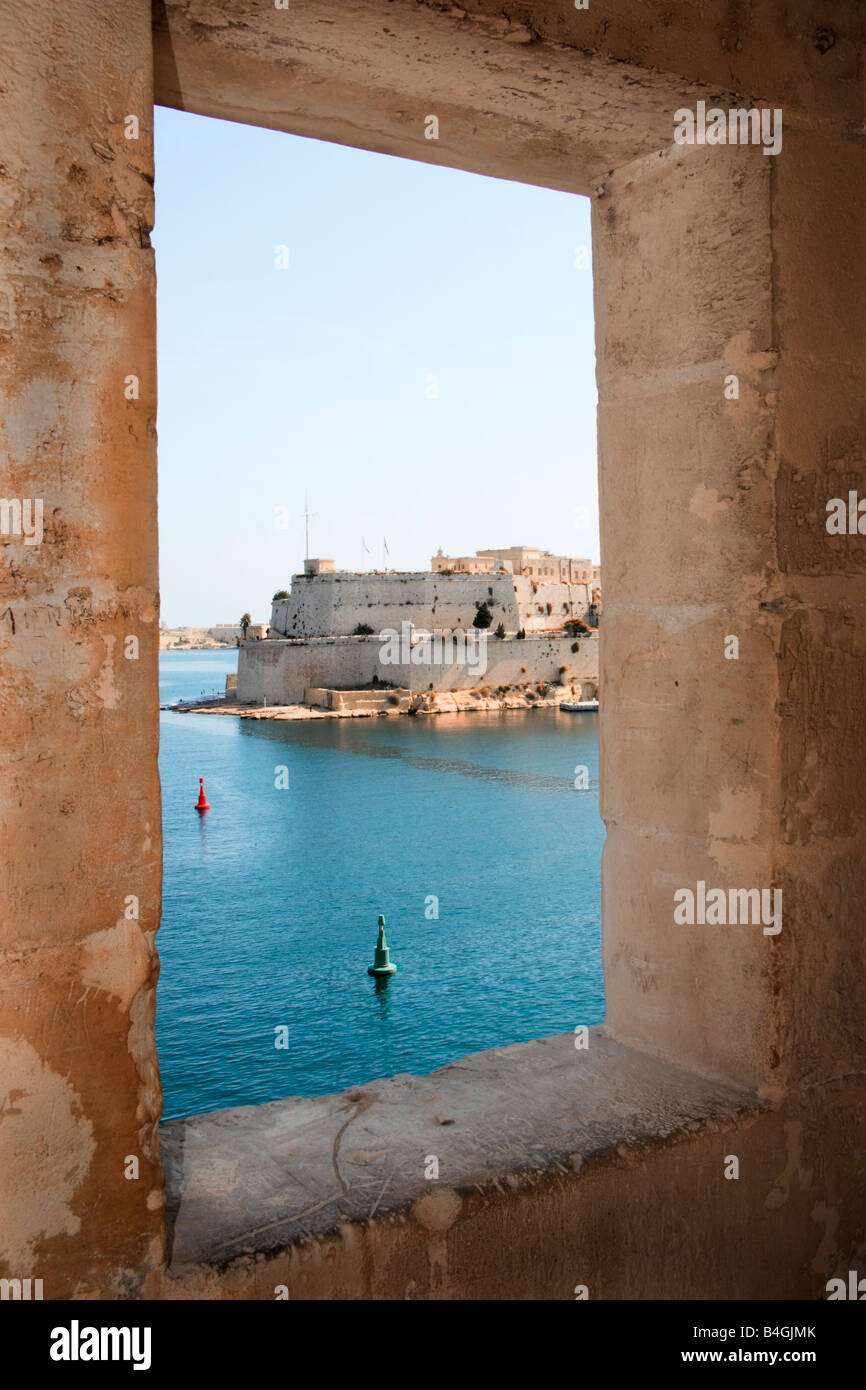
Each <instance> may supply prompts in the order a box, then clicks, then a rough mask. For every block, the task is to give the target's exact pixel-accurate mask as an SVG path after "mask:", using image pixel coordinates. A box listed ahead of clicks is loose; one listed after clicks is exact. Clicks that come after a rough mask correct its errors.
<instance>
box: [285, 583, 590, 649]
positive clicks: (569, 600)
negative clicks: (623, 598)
mask: <svg viewBox="0 0 866 1390" xmlns="http://www.w3.org/2000/svg"><path fill="white" fill-rule="evenodd" d="M591 598H592V594H591V587H590V586H589V585H587V584H558V583H557V584H541V583H536V584H533V582H532V581H531V580H530V579H527V578H525V577H520V576H518V577H514V576H512V575H510V574H451V575H448V574H433V573H428V572H426V571H419V572H418V573H404V574H352V573H348V572H341V571H337V572H335V573H333V574H319V575H301V574H296V575H295V576H294V579H293V581H292V592H291V596H290V597H289V598H287V599H274V602H273V608H272V614H271V628H272V630H273V631H274V632H279V633H282V634H283V635H284V636H286V637H345V636H349V635H350V634H351V633H353V632H354V631H355V628H356V627H358V626H359V625H361V624H366V625H367V626H369V627H372V628H373V629H374V630H375V631H376V632H377V633H378V632H380V631H381V630H382V629H383V628H387V627H396V628H398V629H399V627H400V624H401V623H402V622H411V623H414V624H415V626H416V627H422V628H435V627H449V628H454V629H460V630H464V629H466V628H468V627H471V626H472V623H473V621H474V618H475V614H476V612H477V611H478V606H479V604H481V603H486V604H487V605H488V607H489V608H490V611H491V613H492V614H493V626H494V627H495V626H496V624H497V623H500V622H501V623H502V624H503V625H504V627H505V630H506V632H509V633H513V632H517V631H519V629H520V628H524V629H525V630H526V631H527V632H542V631H546V630H550V629H556V628H561V627H562V624H563V622H565V621H566V620H567V619H568V618H569V617H576V618H585V617H586V614H587V611H588V609H589V604H590V602H591ZM548 605H549V606H550V612H549V613H548V611H547V609H548Z"/></svg>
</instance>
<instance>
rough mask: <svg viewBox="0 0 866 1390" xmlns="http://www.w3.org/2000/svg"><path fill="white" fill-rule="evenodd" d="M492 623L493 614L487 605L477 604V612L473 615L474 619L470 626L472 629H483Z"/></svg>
mask: <svg viewBox="0 0 866 1390" xmlns="http://www.w3.org/2000/svg"><path fill="white" fill-rule="evenodd" d="M492 622H493V614H492V613H491V611H490V609H489V608H488V607H487V603H486V602H485V603H479V605H478V612H477V613H476V614H475V617H474V618H473V620H472V626H473V627H480V628H485V627H489V626H490V624H491V623H492Z"/></svg>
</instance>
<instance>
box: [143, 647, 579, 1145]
mask: <svg viewBox="0 0 866 1390" xmlns="http://www.w3.org/2000/svg"><path fill="white" fill-rule="evenodd" d="M236 665H237V653H236V652H235V651H216V652H165V653H163V654H162V655H161V656H160V699H161V700H162V701H165V700H170V699H174V698H176V697H196V696H198V695H200V694H201V692H202V691H211V690H214V689H221V688H222V687H223V686H224V684H225V673H226V671H232V670H235V669H236ZM160 721H161V724H160V776H161V779H162V802H163V844H164V872H163V912H162V925H161V928H160V931H159V935H158V937H157V943H158V946H159V952H160V957H161V963H162V967H161V976H160V982H159V991H158V1007H157V1043H158V1047H159V1056H160V1066H161V1071H162V1083H163V1088H164V1094H165V1112H164V1113H165V1117H166V1118H172V1117H175V1116H180V1115H187V1114H190V1113H192V1112H195V1111H202V1110H213V1109H220V1108H223V1107H226V1106H232V1105H244V1104H257V1103H259V1102H261V1101H266V1100H275V1099H278V1098H279V1097H281V1096H287V1095H321V1094H324V1093H327V1092H331V1091H338V1090H342V1089H344V1088H345V1087H347V1086H350V1085H353V1084H359V1083H362V1082H365V1081H370V1080H372V1079H374V1078H375V1077H378V1076H388V1075H393V1074H395V1073H397V1072H415V1073H424V1072H428V1071H431V1070H434V1069H435V1068H436V1067H440V1066H443V1065H444V1064H445V1063H447V1062H450V1061H453V1060H454V1059H456V1058H458V1057H460V1056H462V1055H464V1054H466V1053H468V1052H476V1051H478V1050H480V1049H482V1048H488V1047H496V1046H500V1045H503V1044H506V1043H515V1042H523V1041H527V1040H528V1039H530V1038H535V1037H541V1036H544V1035H547V1034H551V1033H559V1032H564V1031H567V1030H570V1029H572V1028H574V1027H575V1026H576V1025H578V1024H582V1023H586V1024H592V1023H598V1022H600V1021H601V1019H602V1018H603V1015H604V995H603V983H602V970H601V872H600V871H601V850H602V844H603V840H604V827H603V825H602V822H601V820H600V818H599V810H598V716H597V715H590V714H576V715H568V714H563V713H561V712H559V711H557V710H533V711H509V712H506V713H503V714H483V713H479V714H472V715H464V716H448V715H440V716H435V717H427V718H423V717H421V718H409V717H406V716H403V717H399V718H390V719H351V720H349V719H341V720H337V719H333V720H331V719H329V720H324V719H323V720H315V721H307V722H303V723H279V722H272V721H265V720H256V721H253V720H239V719H237V718H235V717H233V716H229V715H210V714H203V715H196V714H175V713H171V712H163V713H162V714H161V715H160ZM577 765H583V766H586V767H587V768H588V769H589V789H588V790H581V791H579V790H576V789H575V786H574V780H575V767H576V766H577ZM199 777H204V779H205V787H206V790H207V796H208V800H209V802H210V803H211V808H212V809H211V810H210V811H209V812H208V813H207V814H206V815H205V816H203V817H202V816H199V815H198V814H197V813H196V812H195V810H194V809H193V808H194V805H195V801H196V797H197V794H198V779H199ZM285 782H288V785H287V786H284V785H282V784H284V783H285ZM380 912H383V913H384V914H385V917H386V920H387V933H388V943H389V946H390V948H391V958H392V960H393V961H395V962H396V964H397V967H398V973H397V975H396V976H394V977H393V979H392V980H391V981H389V982H387V983H385V984H378V983H377V982H375V981H374V980H372V979H371V978H370V977H369V976H368V975H367V971H366V967H367V965H368V964H369V963H370V961H371V960H372V957H373V947H374V945H375V942H376V918H377V914H378V913H380ZM284 1028H287V1029H288V1047H286V1048H282V1047H277V1046H275V1043H276V1042H277V1041H280V1040H282V1039H284V1038H285V1034H284V1033H280V1032H279V1031H278V1030H280V1029H284Z"/></svg>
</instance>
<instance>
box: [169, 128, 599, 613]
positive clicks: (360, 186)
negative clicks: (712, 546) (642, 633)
mask: <svg viewBox="0 0 866 1390" xmlns="http://www.w3.org/2000/svg"><path fill="white" fill-rule="evenodd" d="M153 242H154V245H155V247H156V268H157V281H158V330H159V416H158V427H159V490H160V518H159V519H160V588H161V593H162V617H163V618H164V619H165V620H166V621H167V622H168V623H169V625H170V626H176V625H182V624H193V625H200V624H209V623H212V622H228V621H236V620H237V618H238V617H239V616H240V614H241V613H242V612H243V611H244V610H245V609H248V610H249V611H250V612H251V613H252V614H253V617H254V618H255V619H256V620H257V621H264V620H266V619H267V618H268V617H269V616H270V600H271V596H272V594H273V593H274V591H275V590H276V589H281V588H288V587H289V582H290V577H291V575H292V574H293V573H294V572H295V571H297V570H299V569H301V568H302V561H303V558H304V520H303V511H304V492H305V490H306V491H307V492H308V494H309V506H310V511H311V512H313V513H315V515H314V518H313V520H312V522H311V542H310V550H311V553H312V554H313V555H319V556H322V555H323V556H330V557H331V558H333V560H334V561H335V564H336V566H337V568H344V569H360V568H370V567H374V566H375V567H380V566H381V565H382V555H383V551H382V539H383V537H385V538H387V541H388V546H389V550H390V557H389V560H388V564H389V567H390V568H393V569H427V568H428V567H429V561H430V556H431V554H433V552H434V551H435V550H436V549H437V547H438V546H440V545H441V546H442V547H443V549H444V550H445V551H446V553H450V554H457V555H463V554H473V553H474V552H475V551H476V550H478V549H483V548H490V547H493V546H498V545H502V546H509V545H538V546H541V547H542V548H544V549H547V550H552V551H554V552H556V553H560V554H571V555H587V556H591V557H592V558H593V559H595V560H597V559H598V521H597V512H598V499H597V477H596V424H595V406H596V393H595V347H594V337H593V318H592V279H591V271H590V269H589V268H588V267H587V268H584V269H579V268H577V267H576V265H575V260H576V256H575V248H576V247H578V246H585V247H587V248H588V247H589V245H590V230H589V202H588V200H586V199H584V198H578V197H575V196H574V195H571V194H566V193H557V192H552V191H550V190H548V189H540V188H531V187H528V186H525V185H523V184H517V183H507V182H504V181H502V180H500V179H489V178H481V177H478V176H477V175H473V174H466V173H463V172H461V171H459V170H454V169H443V168H438V167H434V166H432V165H424V164H417V163H414V162H412V161H409V160H403V159H394V158H392V157H390V156H387V155H378V154H369V153H367V152H366V151H362V150H353V149H345V148H343V147H341V146H339V145H330V144H325V143H324V142H322V141H317V140H306V139H300V138H299V137H296V136H291V135H282V134H280V133H278V132H274V131H268V130H258V129H253V128H250V127H247V126H240V125H233V124H231V123H228V122H225V121H214V120H209V119H206V118H204V117H199V116H191V115H187V114H184V113H182V112H177V111H168V110H162V109H158V110H157V113H156V227H155V231H154V236H153ZM280 246H285V247H287V248H288V261H289V267H288V269H287V270H279V269H277V268H276V267H275V248H277V247H280ZM431 376H434V377H436V378H438V391H439V395H438V399H428V396H427V392H428V390H430V389H431V387H430V385H429V383H428V379H429V377H431ZM281 507H282V508H286V509H287V514H288V526H287V527H281V526H280V525H279V524H277V523H278V522H279V521H280V520H281V518H282V517H283V516H284V515H285V513H280V512H278V510H277V509H278V508H281ZM581 508H584V509H585V510H586V513H587V516H586V517H582V516H581V514H580V509H581ZM587 519H588V522H589V524H588V525H586V524H585V522H586V521H587ZM362 537H363V538H364V539H365V541H366V544H367V546H368V547H369V549H370V551H371V554H370V555H369V556H365V555H364V553H363V551H362V547H361V539H362Z"/></svg>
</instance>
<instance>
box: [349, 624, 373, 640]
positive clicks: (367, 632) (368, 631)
mask: <svg viewBox="0 0 866 1390" xmlns="http://www.w3.org/2000/svg"><path fill="white" fill-rule="evenodd" d="M375 630H376V629H375V628H373V627H371V626H370V624H369V623H359V624H358V626H357V627H356V628H355V632H354V635H355V637H372V636H373V633H374V632H375Z"/></svg>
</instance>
